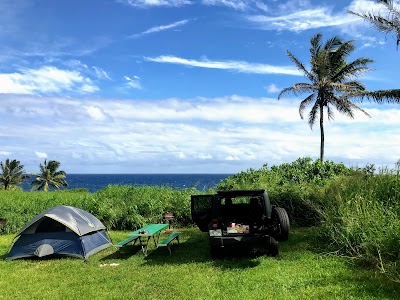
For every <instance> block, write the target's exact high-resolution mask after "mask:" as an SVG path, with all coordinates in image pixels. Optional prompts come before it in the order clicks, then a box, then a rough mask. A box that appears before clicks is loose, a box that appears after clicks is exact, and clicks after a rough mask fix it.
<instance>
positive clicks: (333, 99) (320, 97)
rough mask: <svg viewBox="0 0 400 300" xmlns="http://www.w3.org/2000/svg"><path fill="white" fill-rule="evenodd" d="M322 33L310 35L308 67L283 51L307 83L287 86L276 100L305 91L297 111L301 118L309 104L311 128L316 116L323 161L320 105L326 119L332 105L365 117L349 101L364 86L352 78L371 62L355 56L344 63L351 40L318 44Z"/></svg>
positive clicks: (352, 114) (351, 43)
mask: <svg viewBox="0 0 400 300" xmlns="http://www.w3.org/2000/svg"><path fill="white" fill-rule="evenodd" d="M321 40H322V34H320V33H319V34H317V35H315V36H313V37H312V38H311V41H310V42H311V47H310V52H311V60H310V64H311V66H310V70H307V69H306V67H305V66H304V65H303V63H301V62H300V61H299V60H298V59H297V58H296V57H295V56H294V55H293V54H292V53H291V52H289V51H287V53H288V55H289V57H290V59H291V60H292V61H293V62H294V64H295V65H296V66H297V68H298V69H299V70H300V71H301V72H302V73H303V74H304V75H305V77H306V78H307V79H308V81H309V82H306V83H296V84H294V85H293V86H291V87H288V88H284V89H283V90H282V91H281V92H280V94H279V96H278V100H279V99H281V98H282V97H283V96H285V95H288V94H293V95H295V96H297V95H300V94H309V95H308V96H307V97H306V98H305V99H304V100H303V101H301V103H300V107H299V113H300V117H301V118H302V119H303V113H304V110H305V109H306V107H307V106H312V108H311V111H310V113H309V114H308V124H309V125H310V127H311V128H312V126H313V125H314V123H315V121H316V119H317V118H318V117H319V126H320V132H321V143H320V159H321V161H323V160H324V146H325V135H324V108H326V109H327V114H328V119H333V110H332V108H336V109H337V110H338V111H339V112H340V113H343V114H345V115H347V116H349V117H351V118H354V113H353V111H354V110H359V111H361V112H363V113H364V114H365V115H367V116H369V115H368V113H367V112H366V111H364V110H363V109H362V108H360V107H359V106H357V105H356V104H354V103H353V102H351V101H350V99H351V98H352V96H353V95H354V94H357V95H360V94H365V93H366V92H367V91H366V89H365V87H364V85H363V84H362V83H361V82H359V81H357V80H355V79H354V78H357V76H358V75H360V74H362V73H364V72H366V71H368V70H370V69H369V68H368V64H369V63H371V62H372V60H371V59H368V58H358V59H356V60H354V61H352V62H347V58H348V57H349V56H350V54H351V53H352V52H353V51H354V49H355V47H354V43H353V41H347V42H344V41H342V39H341V38H339V37H338V36H335V37H333V38H331V39H329V40H327V41H326V42H325V44H322V41H321Z"/></svg>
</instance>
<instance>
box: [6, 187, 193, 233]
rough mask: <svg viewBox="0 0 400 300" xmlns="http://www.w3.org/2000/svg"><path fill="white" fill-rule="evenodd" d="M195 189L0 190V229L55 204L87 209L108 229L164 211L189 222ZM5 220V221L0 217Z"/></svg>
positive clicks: (137, 223)
mask: <svg viewBox="0 0 400 300" xmlns="http://www.w3.org/2000/svg"><path fill="white" fill-rule="evenodd" d="M196 193H199V191H197V190H195V189H182V190H174V189H172V188H166V187H134V186H115V185H110V186H108V187H106V188H104V189H102V190H100V191H98V192H96V193H88V192H86V191H68V190H65V191H53V192H22V191H1V190H0V219H3V220H5V224H0V232H3V233H15V232H16V231H18V230H19V229H20V228H21V227H22V226H23V225H24V224H25V223H26V222H28V221H29V220H30V219H31V218H32V217H33V216H35V215H37V214H39V213H40V212H42V211H44V210H46V209H48V208H50V207H53V206H57V205H70V206H75V207H79V208H82V209H84V210H86V211H89V212H90V213H92V214H93V215H95V216H96V217H97V218H99V219H100V220H101V221H102V222H103V223H104V224H105V225H106V226H107V227H108V228H109V229H127V230H130V229H133V228H137V227H141V226H143V225H145V224H148V223H155V222H160V221H161V219H162V215H163V213H164V212H168V211H169V212H173V213H174V214H175V221H174V222H175V224H176V225H177V226H188V225H190V224H191V213H190V195H192V194H196ZM3 223H4V221H3Z"/></svg>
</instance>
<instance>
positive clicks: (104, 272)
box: [0, 228, 400, 300]
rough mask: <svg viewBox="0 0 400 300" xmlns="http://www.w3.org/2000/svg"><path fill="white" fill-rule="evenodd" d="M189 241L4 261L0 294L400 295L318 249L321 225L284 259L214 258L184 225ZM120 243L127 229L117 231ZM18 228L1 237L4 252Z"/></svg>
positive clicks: (290, 245)
mask: <svg viewBox="0 0 400 300" xmlns="http://www.w3.org/2000/svg"><path fill="white" fill-rule="evenodd" d="M180 231H182V235H181V244H180V245H179V246H175V244H174V245H173V246H172V247H171V248H172V255H171V256H170V255H169V252H168V250H167V249H166V248H160V249H157V250H154V249H151V248H150V250H149V255H148V256H147V257H144V256H143V254H142V252H141V249H140V246H132V245H127V246H125V248H122V249H120V250H117V249H116V248H109V249H107V250H104V251H102V252H100V253H98V254H96V255H94V256H91V257H90V259H89V261H88V262H86V263H85V262H83V261H82V260H79V259H75V258H61V259H45V260H15V261H4V260H0V291H1V292H0V299H64V300H65V299H74V300H78V299H246V300H247V299H285V300H286V299H400V288H399V287H398V286H397V285H396V284H394V283H391V282H389V281H388V280H387V279H386V278H385V277H384V276H383V275H382V274H379V273H376V272H373V271H370V270H366V269H362V268H360V267H357V266H355V265H352V264H350V263H349V262H348V261H347V260H345V259H343V258H340V257H334V256H329V255H324V254H321V253H318V251H316V250H315V247H314V246H313V245H315V243H316V242H315V241H314V240H313V239H312V236H313V234H312V233H313V229H295V230H293V231H292V235H291V237H290V240H289V241H288V242H285V243H282V244H281V245H280V251H281V254H280V256H279V257H277V258H272V257H266V256H259V257H255V258H254V257H253V258H250V257H243V256H242V257H227V258H225V259H221V260H216V261H213V260H211V259H210V256H209V248H208V241H207V235H206V234H204V233H202V232H200V231H199V230H198V229H196V228H193V229H182V230H180ZM110 235H111V237H112V239H113V241H114V242H117V241H120V240H123V239H124V238H125V237H126V232H120V231H114V232H110ZM12 239H13V236H12V235H2V236H0V255H1V256H2V257H4V256H5V254H6V253H7V251H8V248H9V246H10V243H11V241H12Z"/></svg>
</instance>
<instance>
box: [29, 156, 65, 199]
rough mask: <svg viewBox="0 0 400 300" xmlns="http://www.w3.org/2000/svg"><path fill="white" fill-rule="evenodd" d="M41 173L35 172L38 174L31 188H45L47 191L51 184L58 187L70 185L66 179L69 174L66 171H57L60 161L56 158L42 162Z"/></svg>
mask: <svg viewBox="0 0 400 300" xmlns="http://www.w3.org/2000/svg"><path fill="white" fill-rule="evenodd" d="M39 167H40V173H39V174H33V175H34V176H36V179H35V180H34V181H33V182H32V189H31V190H44V191H45V192H47V191H48V190H49V186H52V187H54V188H56V189H59V188H60V187H66V186H68V183H67V182H66V181H65V177H66V176H67V174H66V173H65V172H64V171H57V169H58V168H59V167H60V163H59V162H58V161H55V160H50V161H49V162H47V160H45V161H44V164H43V165H42V164H40V165H39Z"/></svg>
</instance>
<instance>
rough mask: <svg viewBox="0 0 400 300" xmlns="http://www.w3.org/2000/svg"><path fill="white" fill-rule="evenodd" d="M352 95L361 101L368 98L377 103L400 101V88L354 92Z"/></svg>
mask: <svg viewBox="0 0 400 300" xmlns="http://www.w3.org/2000/svg"><path fill="white" fill-rule="evenodd" d="M351 96H352V97H354V98H358V99H360V100H361V101H362V100H364V99H365V98H367V99H368V100H372V101H375V102H377V103H385V102H386V103H400V89H393V90H377V91H372V92H371V91H364V92H353V93H351Z"/></svg>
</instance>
